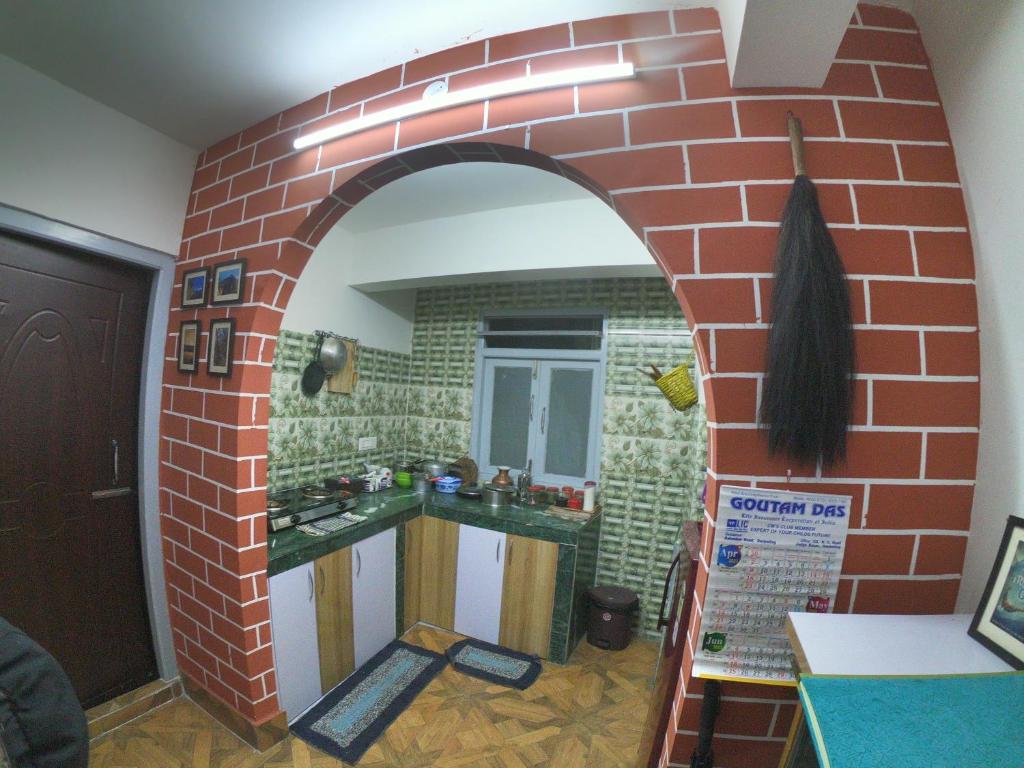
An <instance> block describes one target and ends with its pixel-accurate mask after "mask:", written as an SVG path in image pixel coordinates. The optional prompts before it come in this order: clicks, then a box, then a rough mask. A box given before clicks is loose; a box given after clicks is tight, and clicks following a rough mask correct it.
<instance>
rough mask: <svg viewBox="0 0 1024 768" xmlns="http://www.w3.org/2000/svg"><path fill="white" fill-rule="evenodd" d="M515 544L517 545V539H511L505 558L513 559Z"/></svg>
mask: <svg viewBox="0 0 1024 768" xmlns="http://www.w3.org/2000/svg"><path fill="white" fill-rule="evenodd" d="M515 545H516V543H515V541H510V542H509V543H508V546H507V547H506V548H505V558H506V559H507V560H511V559H512V547H514V546H515Z"/></svg>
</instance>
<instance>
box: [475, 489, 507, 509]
mask: <svg viewBox="0 0 1024 768" xmlns="http://www.w3.org/2000/svg"><path fill="white" fill-rule="evenodd" d="M513 493H514V492H513V490H512V488H511V487H507V486H504V485H492V484H491V483H488V484H487V485H485V486H484V488H483V492H482V496H481V498H480V500H481V501H482V502H483V504H484V506H487V507H494V508H495V509H500V508H502V507H509V506H511V505H512V496H513Z"/></svg>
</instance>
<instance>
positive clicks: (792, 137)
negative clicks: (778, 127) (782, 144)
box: [786, 112, 807, 176]
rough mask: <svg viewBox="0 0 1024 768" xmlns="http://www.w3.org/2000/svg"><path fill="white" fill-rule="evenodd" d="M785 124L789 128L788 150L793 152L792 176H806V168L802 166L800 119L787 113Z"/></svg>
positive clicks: (802, 142) (802, 149)
mask: <svg viewBox="0 0 1024 768" xmlns="http://www.w3.org/2000/svg"><path fill="white" fill-rule="evenodd" d="M786 124H787V125H788V126H789V148H790V150H791V151H792V152H793V174H794V175H795V176H806V175H807V168H806V166H805V165H804V129H803V126H802V125H800V118H799V117H797V116H796V115H794V114H793V113H792V112H787V113H786Z"/></svg>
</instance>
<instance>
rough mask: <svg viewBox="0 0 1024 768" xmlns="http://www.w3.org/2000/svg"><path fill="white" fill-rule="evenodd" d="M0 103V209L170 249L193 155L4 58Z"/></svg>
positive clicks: (189, 181) (178, 238)
mask: <svg viewBox="0 0 1024 768" xmlns="http://www.w3.org/2000/svg"><path fill="white" fill-rule="evenodd" d="M153 87H154V88H158V87H159V85H158V84H154V85H153ZM0 105H2V107H0V203H3V204H5V205H9V206H12V207H15V208H21V209H24V210H27V211H31V212H33V213H37V214H40V215H42V216H46V217H47V218H51V219H56V220H58V221H62V222H65V223H67V224H72V225H74V226H76V227H81V228H83V229H88V230H91V231H93V232H99V233H101V234H104V235H107V236H110V237H115V238H118V239H120V240H126V241H128V242H130V243H135V244H137V245H142V246H145V247H148V248H153V249H156V250H159V251H164V252H165V253H172V254H176V253H177V252H178V246H179V244H180V242H181V230H182V225H183V223H184V221H185V208H186V205H187V202H188V192H189V187H190V186H191V184H192V174H193V172H194V170H195V158H196V151H195V150H193V149H191V148H189V147H186V146H185V145H183V144H179V143H178V142H176V141H174V140H172V139H170V138H168V137H167V136H164V135H163V134H162V133H158V132H157V131H154V130H153V129H152V128H148V127H146V126H144V125H142V123H139V122H136V121H135V120H133V119H131V118H129V117H125V116H124V115H122V114H121V113H119V112H115V111H114V110H112V109H110V108H109V107H105V106H103V105H102V104H100V103H99V102H97V101H93V100H92V99H90V98H87V97H85V96H82V95H81V94H79V93H77V92H75V91H72V90H71V89H69V88H66V87H64V86H63V85H61V84H60V83H58V82H57V81H55V80H51V79H50V78H48V77H45V76H43V75H41V74H39V73H38V72H36V71H35V70H32V69H29V68H28V67H25V66H23V65H22V64H19V63H18V62H16V61H14V60H13V59H10V58H8V57H6V56H0Z"/></svg>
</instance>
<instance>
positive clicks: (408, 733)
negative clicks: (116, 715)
mask: <svg viewBox="0 0 1024 768" xmlns="http://www.w3.org/2000/svg"><path fill="white" fill-rule="evenodd" d="M403 639H404V640H406V641H407V642H410V643H415V644H417V645H421V646H423V647H425V648H429V649H431V650H435V651H442V652H443V651H444V649H445V648H447V647H448V646H449V645H451V644H452V643H453V642H455V640H457V639H459V636H458V635H453V634H451V633H449V632H444V631H442V630H438V629H434V628H432V627H426V626H423V625H417V626H415V627H413V628H412V629H411V630H409V632H407V633H406V635H405V636H404V637H403ZM656 656H657V646H656V645H655V644H654V643H649V642H642V641H638V640H634V641H633V643H632V644H631V645H630V647H629V648H627V649H626V650H624V651H618V652H610V651H601V650H599V649H597V648H593V647H592V646H590V645H588V644H587V643H586V641H583V642H582V643H581V644H580V646H579V648H577V650H576V652H575V653H574V654H573V657H572V659H570V663H569V664H567V665H565V666H564V667H560V666H558V665H555V664H548V663H545V664H544V671H543V673H542V674H541V676H540V677H539V678H538V679H537V681H536V682H535V683H534V684H533V685H532V686H530V688H529V689H527V690H525V691H517V690H515V689H512V688H505V687H503V686H498V685H492V684H490V683H487V682H485V681H483V680H477V679H475V678H472V677H468V676H466V675H463V674H461V673H459V672H457V671H455V670H454V669H453V668H452V667H450V666H449V667H446V668H445V670H444V671H443V672H442V673H441V674H440V675H438V676H437V677H436V678H435V679H434V680H433V681H432V682H431V683H430V685H429V686H428V687H427V688H426V689H425V690H424V691H423V692H422V693H420V695H419V696H418V697H416V700H415V701H414V702H413V703H412V704H411V705H410V706H409V708H408V709H406V710H405V711H404V712H403V713H402V714H401V715H400V716H399V718H398V719H397V720H396V721H395V722H394V723H392V724H391V726H390V727H389V728H388V729H387V730H386V731H385V732H384V734H383V735H382V736H381V738H380V739H378V740H377V743H376V744H374V745H373V746H372V747H371V748H370V749H369V751H367V752H366V754H365V755H363V758H362V760H360V761H359V763H358V766H359V768H425V767H426V766H436V768H534V766H540V767H542V768H543V767H545V766H552V768H556V767H557V768H634V766H635V765H636V761H637V746H638V744H639V741H640V732H641V729H642V727H643V722H644V717H645V716H646V714H647V705H648V701H649V698H650V690H649V688H648V682H649V680H650V678H651V675H652V674H653V672H654V662H655V658H656ZM344 765H347V764H346V763H342V762H340V761H339V760H336V759H334V758H331V757H328V756H327V755H325V754H323V753H322V752H320V751H318V750H316V749H314V748H313V747H310V746H309V745H307V744H306V743H305V742H303V741H301V740H299V739H296V738H295V737H293V736H289V737H288V739H286V740H285V741H283V742H281V743H279V744H277V745H276V746H274V747H272V748H271V749H270V750H268V751H266V752H263V753H258V752H256V751H254V750H253V749H251V748H250V747H249V746H248V745H246V744H245V743H243V742H242V741H240V740H239V739H238V738H236V737H235V736H234V734H232V733H230V732H229V731H227V730H226V729H224V728H223V727H221V725H220V724H219V723H217V722H216V721H214V720H213V719H212V718H211V717H209V715H207V714H206V713H205V712H203V711H202V710H201V709H200V708H199V707H197V706H196V705H195V704H193V703H192V702H191V701H190V700H189V699H187V698H185V697H182V698H178V699H176V700H174V701H173V702H171V703H170V704H167V705H165V706H163V707H161V708H160V709H157V710H155V711H153V712H151V713H149V714H147V715H144V716H142V717H140V718H138V719H137V720H134V721H132V722H130V723H128V724H126V725H124V726H122V727H120V728H119V729H117V730H116V731H114V732H112V733H110V734H108V735H106V736H104V737H101V738H99V739H97V740H96V741H94V742H93V744H92V752H91V757H90V760H89V766H90V768H142V767H143V766H145V768H286V767H287V768H293V767H294V768H337V767H338V766H344Z"/></svg>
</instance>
